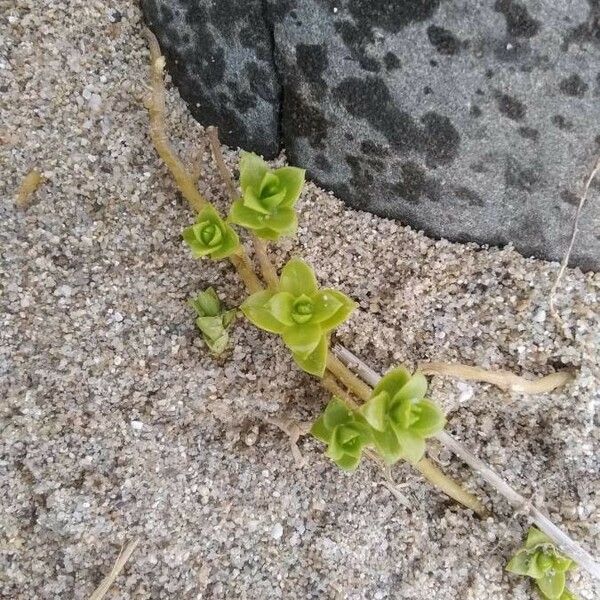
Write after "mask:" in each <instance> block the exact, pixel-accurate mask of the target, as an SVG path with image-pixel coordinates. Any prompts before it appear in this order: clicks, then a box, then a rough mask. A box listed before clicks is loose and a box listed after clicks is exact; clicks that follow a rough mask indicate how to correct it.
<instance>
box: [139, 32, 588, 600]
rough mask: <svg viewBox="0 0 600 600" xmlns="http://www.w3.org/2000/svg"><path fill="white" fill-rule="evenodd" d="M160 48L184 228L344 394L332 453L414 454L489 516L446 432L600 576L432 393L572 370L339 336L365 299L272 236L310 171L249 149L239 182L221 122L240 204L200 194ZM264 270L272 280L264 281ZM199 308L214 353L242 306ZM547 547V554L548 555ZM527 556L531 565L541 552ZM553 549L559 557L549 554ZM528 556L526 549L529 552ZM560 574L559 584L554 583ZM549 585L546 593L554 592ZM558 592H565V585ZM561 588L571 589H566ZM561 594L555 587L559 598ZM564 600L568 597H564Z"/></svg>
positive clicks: (257, 318)
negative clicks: (369, 351)
mask: <svg viewBox="0 0 600 600" xmlns="http://www.w3.org/2000/svg"><path fill="white" fill-rule="evenodd" d="M148 38H149V42H150V54H151V61H152V62H151V91H150V93H149V95H148V98H147V100H146V105H147V108H148V111H149V115H150V134H151V137H152V141H153V143H154V146H155V148H156V150H157V152H158V154H159V156H160V157H161V158H162V159H163V161H164V162H165V164H166V165H167V167H168V168H169V170H170V171H171V173H172V175H173V178H174V180H175V182H176V184H177V186H178V188H179V190H180V191H181V193H182V194H183V196H184V197H185V198H186V199H187V200H188V202H189V203H190V205H191V206H192V208H194V209H195V210H196V212H197V213H198V216H197V219H196V221H195V223H192V224H190V226H189V227H188V228H186V229H185V230H184V232H183V237H184V240H185V242H186V243H187V244H188V246H189V248H190V250H191V252H192V255H193V256H194V257H196V258H199V259H212V260H215V259H220V258H226V259H227V260H229V261H230V262H231V263H232V265H233V266H234V267H235V268H236V270H237V272H238V273H239V275H240V277H241V279H242V280H243V282H244V284H245V286H246V288H247V290H248V292H249V296H248V298H247V299H246V300H245V301H244V302H243V303H242V305H241V307H240V308H241V311H242V313H243V314H244V315H245V317H246V318H247V319H248V320H249V321H250V322H251V323H253V324H254V325H256V326H257V327H259V328H261V329H264V330H266V331H268V332H271V333H273V334H276V335H278V336H281V340H282V342H283V346H285V347H286V348H287V349H288V350H289V351H290V352H291V354H292V357H293V359H294V361H295V362H296V364H297V365H298V366H299V367H300V368H301V369H302V370H304V371H306V372H307V373H309V374H311V375H312V376H316V377H317V378H319V379H320V381H321V382H322V385H323V386H324V387H325V388H326V389H327V390H328V391H329V392H331V394H332V398H331V401H330V402H329V404H328V405H327V407H325V409H324V411H323V412H322V414H321V415H315V420H314V423H313V425H312V429H311V431H312V434H313V435H314V437H316V438H317V439H318V440H321V441H322V442H323V443H324V444H325V445H326V450H325V452H326V454H327V456H328V457H329V458H330V459H331V460H332V461H334V462H335V463H336V464H337V465H338V466H339V467H340V468H342V469H344V470H354V469H356V468H357V467H358V465H359V463H360V460H361V457H363V456H365V457H367V458H368V459H369V460H374V461H375V462H376V463H377V464H378V465H381V466H383V468H384V469H385V471H386V473H388V474H389V467H390V466H391V465H393V464H395V463H396V462H398V461H400V460H405V461H407V462H408V463H410V464H411V465H412V466H413V467H414V468H416V469H417V470H418V471H419V472H420V473H422V474H423V475H424V476H425V477H426V478H427V479H428V481H430V482H431V483H432V484H433V485H434V486H436V487H437V488H438V489H440V490H441V491H442V492H444V493H446V494H448V495H449V496H451V497H452V498H454V499H455V500H457V501H458V502H460V503H462V504H463V505H464V506H466V507H467V508H469V509H471V510H473V511H474V512H476V513H477V514H479V515H485V514H486V513H487V511H486V508H485V507H484V505H483V504H482V502H481V501H480V500H479V499H478V498H476V497H475V496H474V495H473V494H471V493H470V492H468V491H466V490H465V489H464V488H463V487H462V486H461V485H460V484H459V483H458V482H456V481H454V480H452V479H450V478H449V477H447V476H446V475H444V474H443V473H442V472H441V470H440V469H439V468H438V467H437V466H436V465H435V464H434V463H432V462H431V461H430V460H429V459H428V458H427V457H426V450H427V446H426V445H427V440H428V439H429V438H432V437H435V438H436V439H437V440H438V441H439V442H441V443H442V444H444V445H445V446H446V447H448V448H449V449H450V450H451V451H453V452H454V453H455V454H456V455H458V456H459V457H460V458H461V459H462V460H464V461H465V462H466V463H467V464H469V465H470V466H471V467H472V468H473V469H474V470H476V471H477V472H478V474H479V475H480V476H481V477H482V478H483V479H484V480H485V481H487V482H488V483H489V484H491V485H492V486H493V487H494V488H495V489H496V490H497V491H498V492H499V493H501V494H502V495H503V496H504V497H505V498H506V499H507V500H508V501H509V502H510V503H511V504H512V505H513V506H514V507H515V508H516V509H518V510H517V512H520V513H521V514H526V515H527V516H528V517H529V518H530V519H531V520H532V521H533V522H535V524H536V525H537V526H538V527H539V529H540V530H541V531H543V532H544V534H546V535H547V536H548V539H550V540H551V541H552V543H554V544H555V545H556V546H557V547H558V548H560V550H561V552H563V553H564V554H565V555H566V556H568V557H569V558H570V559H572V560H573V561H574V562H577V563H579V564H580V565H581V566H582V567H584V568H586V569H587V570H588V571H589V572H590V573H592V574H593V575H594V576H596V577H598V578H600V566H599V565H598V564H597V563H596V561H595V560H594V558H593V557H592V556H591V555H590V554H589V553H588V552H586V551H585V550H584V549H583V548H581V547H580V546H579V545H578V544H577V543H576V542H574V541H573V540H572V539H571V538H570V537H569V536H568V535H567V534H566V533H565V532H564V531H562V530H561V529H559V528H558V527H557V526H556V525H554V523H552V522H551V521H550V519H549V518H548V517H547V516H546V515H545V514H544V513H543V512H541V511H540V510H539V509H537V508H536V507H534V506H533V505H531V504H530V503H528V501H527V499H526V498H524V497H523V496H522V495H520V494H519V493H518V492H517V491H515V490H514V489H512V488H511V487H510V486H509V485H508V484H507V483H506V482H505V481H504V480H503V479H502V478H501V477H499V476H498V475H497V474H496V473H495V472H494V471H493V470H492V469H490V468H489V467H488V466H487V465H485V464H484V463H482V462H481V461H480V460H479V459H478V458H477V457H475V456H473V455H472V454H471V453H470V452H469V451H468V450H467V449H466V448H465V447H464V446H463V445H462V444H461V443H460V442H458V441H457V440H456V439H454V438H453V437H452V436H451V435H450V434H449V433H448V432H446V431H444V425H445V418H444V415H443V414H442V412H441V411H440V409H439V408H438V407H437V406H436V404H435V403H434V402H432V400H431V399H429V398H427V397H426V392H427V380H426V379H425V376H424V373H425V372H429V373H448V372H449V371H450V372H452V374H454V375H456V374H458V375H459V376H465V377H467V378H470V379H477V380H484V381H489V382H491V383H494V384H495V385H498V386H500V387H504V388H508V389H518V390H520V391H524V392H526V391H530V392H538V393H539V392H544V391H549V390H552V389H554V388H555V387H557V386H558V385H562V384H564V383H565V382H566V381H568V379H569V378H570V375H569V374H566V373H562V374H553V375H552V376H547V377H546V378H542V379H540V380H538V381H535V382H531V381H527V380H525V379H523V378H519V377H516V376H514V375H512V374H510V373H501V372H493V373H490V372H487V371H484V370H482V369H478V368H475V367H467V366H464V365H459V366H456V365H452V366H449V365H445V364H443V363H436V364H431V365H425V366H424V367H422V369H421V372H415V373H411V372H410V371H409V370H407V369H405V368H403V367H400V366H399V367H395V368H392V369H391V370H390V371H389V372H388V373H387V374H386V375H385V376H383V377H380V376H379V375H378V374H377V373H375V372H374V371H373V370H372V369H370V368H369V367H368V366H367V365H365V364H364V363H363V362H362V361H360V360H359V359H358V358H357V357H355V356H354V355H353V354H352V353H351V352H350V351H349V350H348V349H346V348H343V347H341V346H340V345H339V344H335V345H334V347H333V349H332V348H331V336H332V333H333V331H334V330H335V328H336V327H338V326H339V325H340V324H341V323H343V322H344V321H345V320H346V319H348V317H349V316H350V314H351V312H352V311H353V310H354V309H355V308H356V304H355V302H354V301H353V300H351V299H350V298H349V297H348V296H346V295H345V294H343V293H341V292H339V291H337V290H334V289H330V288H327V287H320V286H319V283H318V282H317V279H316V277H315V274H314V271H313V269H312V268H311V267H310V265H308V264H307V263H306V262H304V261H303V260H302V259H301V258H299V257H293V258H291V259H290V260H289V261H288V262H287V263H286V264H285V265H284V267H283V268H282V269H281V273H278V272H277V270H276V269H275V267H274V265H273V263H272V262H271V260H270V258H269V255H268V248H267V244H266V242H265V240H270V241H272V240H277V239H279V238H280V237H281V236H285V235H291V234H292V233H294V232H295V231H296V227H297V215H296V212H295V204H296V201H297V200H298V197H299V195H300V192H301V189H302V185H303V183H304V171H303V170H301V169H296V168H294V167H283V168H280V169H271V168H270V167H269V165H268V164H267V163H265V161H263V160H262V159H261V158H260V157H258V156H256V155H254V154H251V153H243V154H242V158H241V161H240V165H239V168H240V181H239V187H238V186H237V185H236V184H235V182H234V181H233V180H232V178H231V175H230V173H229V171H228V169H227V167H226V165H225V163H224V161H223V158H222V155H221V148H220V144H219V142H218V138H217V135H216V130H214V129H209V140H210V143H211V148H212V151H213V155H214V159H215V162H216V164H217V167H218V169H219V172H220V174H221V176H222V178H223V180H224V183H225V184H226V187H227V189H228V192H229V195H230V197H231V201H232V205H231V209H230V212H229V216H228V217H227V219H223V217H222V216H221V215H219V214H218V212H217V211H216V209H215V208H214V207H213V206H212V205H211V204H210V203H209V202H208V201H207V200H206V199H205V198H204V197H203V196H202V195H201V194H200V193H199V191H198V189H197V187H196V185H195V180H194V177H193V176H192V174H191V173H190V172H189V171H188V170H187V169H186V168H185V167H184V165H183V163H182V162H181V160H180V159H179V158H178V157H177V155H176V154H175V152H174V151H173V149H172V148H171V146H170V145H169V143H168V141H167V137H166V134H165V115H164V112H165V102H164V82H163V68H164V58H163V57H162V56H161V54H160V49H159V47H158V43H157V41H156V39H155V38H154V36H152V34H150V33H149V32H148ZM234 225H237V226H241V227H243V228H244V229H245V230H246V236H245V239H247V238H249V239H250V240H251V241H252V243H253V246H254V258H255V259H256V261H257V263H258V266H259V267H260V277H259V275H257V272H256V270H255V263H254V261H253V260H252V259H251V257H250V256H249V255H248V253H247V251H246V248H245V245H244V244H243V243H241V242H240V241H239V238H238V236H237V233H236V232H235V231H234V230H233V226H234ZM261 278H262V280H261ZM192 305H193V307H194V309H195V310H196V313H197V320H196V322H197V325H198V327H199V329H200V330H201V332H202V335H203V337H204V340H205V342H206V343H207V345H208V346H209V348H210V349H211V350H212V351H213V352H217V353H220V352H222V351H223V349H224V347H225V345H226V343H227V341H228V337H227V329H228V327H229V326H231V323H232V316H231V315H232V313H231V312H229V311H223V310H222V309H221V304H220V301H219V299H218V298H217V297H216V294H215V293H214V292H212V291H209V290H207V291H206V292H204V293H202V294H200V295H199V296H198V297H197V298H196V299H195V300H193V301H192ZM538 546H539V545H536V546H532V547H531V548H526V550H527V551H528V552H529V553H530V554H531V553H533V555H535V556H536V558H535V561H536V562H535V564H536V565H537V564H538V563H537V561H538V558H537V557H538V556H539V557H542V558H540V559H539V561H540V565H539V570H536V571H535V572H534V571H531V573H535V575H542V577H536V581H538V584H539V582H540V580H541V579H544V583H543V584H542V585H543V586H546V587H545V588H544V589H546V590H550V587H551V586H553V587H552V590H558V588H559V587H560V586H559V584H560V582H561V577H560V575H558V576H557V575H555V574H556V573H557V572H558V571H557V570H558V569H559V568H560V567H562V566H563V565H564V564H566V563H564V562H561V560H562V558H559V557H562V555H560V554H558V553H557V552H556V553H552V552H550V550H549V547H548V546H547V545H542V546H539V547H538ZM536 553H537V554H536ZM530 554H527V555H526V556H525V557H524V558H519V561H520V562H519V565H521V566H522V565H525V563H527V568H528V569H529V566H530V564H532V563H531V561H532V560H533V558H531V556H530ZM547 555H548V556H549V557H550V559H551V560H552V561H553V562H551V563H550V562H548V560H547V559H546V558H544V557H546V556H547ZM519 556H520V555H519ZM550 580H551V584H550V583H548V581H550ZM542 591H543V590H542ZM553 593H554V592H553ZM561 593H563V594H564V593H565V592H564V591H563V592H561ZM548 597H550V596H548ZM563 600H564V598H563Z"/></svg>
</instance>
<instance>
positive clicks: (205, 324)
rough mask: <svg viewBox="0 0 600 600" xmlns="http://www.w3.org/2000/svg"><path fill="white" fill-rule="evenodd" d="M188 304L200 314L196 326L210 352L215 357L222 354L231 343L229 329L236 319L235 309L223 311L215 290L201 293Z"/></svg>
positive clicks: (210, 289)
mask: <svg viewBox="0 0 600 600" xmlns="http://www.w3.org/2000/svg"><path fill="white" fill-rule="evenodd" d="M188 304H189V305H190V306H191V307H192V308H193V309H194V310H195V311H196V313H197V314H198V317H197V318H196V325H197V326H198V329H199V330H200V331H201V332H202V337H203V339H204V341H205V342H206V345H207V346H208V347H209V349H210V351H211V352H212V353H213V354H214V355H215V356H218V355H219V354H222V353H223V351H224V350H225V348H226V347H227V343H228V342H229V334H228V333H227V329H228V328H229V326H230V325H231V323H232V322H233V319H235V313H236V311H235V309H232V310H222V308H221V301H220V300H219V297H218V296H217V293H216V292H215V290H214V289H213V288H208V289H206V290H205V291H203V292H200V294H198V295H197V296H196V297H195V298H193V299H191V300H189V301H188Z"/></svg>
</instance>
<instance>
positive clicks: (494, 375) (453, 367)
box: [418, 362, 573, 394]
mask: <svg viewBox="0 0 600 600" xmlns="http://www.w3.org/2000/svg"><path fill="white" fill-rule="evenodd" d="M418 370H419V371H421V373H423V374H424V375H447V376H448V377H456V378H458V379H465V380H470V381H484V382H486V383H491V384H492V385H495V386H497V387H499V388H500V389H501V390H505V391H510V392H522V393H524V394H545V393H547V392H551V391H552V390H554V389H556V388H557V387H560V386H562V385H564V384H565V383H567V382H568V381H570V380H571V379H573V373H571V372H569V371H560V372H558V373H551V374H550V375H546V376H545V377H540V378H539V379H533V380H532V379H525V378H524V377H519V376H518V375H515V374H514V373H511V372H510V371H490V370H488V369H482V368H481V367H471V366H469V365H461V364H458V363H444V362H430V363H419V366H418Z"/></svg>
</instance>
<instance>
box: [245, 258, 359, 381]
mask: <svg viewBox="0 0 600 600" xmlns="http://www.w3.org/2000/svg"><path fill="white" fill-rule="evenodd" d="M355 307H356V304H355V303H354V302H353V301H352V300H350V298H348V297H347V296H346V295H344V294H342V293H341V292H337V291H336V290H331V289H329V288H325V289H322V290H320V289H319V285H318V283H317V279H316V277H315V273H314V271H313V270H312V268H311V267H310V266H309V265H308V264H307V263H305V262H304V261H303V260H301V259H299V258H292V259H291V260H289V261H288V262H287V264H286V265H285V266H284V267H283V269H282V270H281V276H280V278H279V284H278V287H277V289H276V290H263V291H260V292H257V293H255V294H252V296H250V297H249V298H248V299H247V300H246V301H245V302H244V303H243V304H242V306H241V309H242V312H243V313H244V314H245V315H246V317H247V318H248V320H250V321H251V322H252V323H253V324H254V325H256V326H257V327H260V328H261V329H264V330H266V331H270V332H271V333H277V334H279V335H281V337H282V339H283V342H284V344H285V345H286V346H287V347H288V348H289V349H290V350H291V351H292V356H293V357H294V360H295V362H296V364H297V365H298V366H299V367H300V368H301V369H303V370H304V371H306V372H307V373H310V374H311V375H315V376H317V377H322V376H323V374H324V372H325V365H326V363H327V352H328V347H329V333H330V331H331V330H332V329H333V328H334V327H335V326H337V325H339V324H340V323H342V322H343V321H345V320H346V319H347V318H348V316H349V315H350V312H351V311H352V310H353V309H354V308H355Z"/></svg>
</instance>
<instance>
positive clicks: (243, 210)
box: [229, 198, 265, 230]
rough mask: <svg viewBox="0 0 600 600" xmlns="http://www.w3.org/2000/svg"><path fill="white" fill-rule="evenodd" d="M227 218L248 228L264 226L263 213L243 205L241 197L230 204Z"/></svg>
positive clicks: (258, 228)
mask: <svg viewBox="0 0 600 600" xmlns="http://www.w3.org/2000/svg"><path fill="white" fill-rule="evenodd" d="M229 220H230V221H231V222H232V223H235V224H236V225H241V226H242V227H247V228H248V229H256V230H260V229H262V228H263V227H265V215H263V214H261V213H259V212H256V211H255V210H252V209H251V208H248V207H247V206H244V202H243V200H242V199H241V198H238V199H237V200H235V201H234V202H233V204H232V205H231V209H230V210H229Z"/></svg>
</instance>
